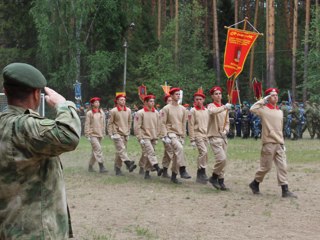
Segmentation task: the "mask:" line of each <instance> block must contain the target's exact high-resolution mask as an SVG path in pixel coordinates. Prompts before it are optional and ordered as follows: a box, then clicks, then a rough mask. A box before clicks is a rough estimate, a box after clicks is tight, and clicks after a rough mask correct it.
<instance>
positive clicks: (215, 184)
mask: <svg viewBox="0 0 320 240" xmlns="http://www.w3.org/2000/svg"><path fill="white" fill-rule="evenodd" d="M209 182H210V183H211V184H212V186H213V187H214V188H215V189H218V190H220V184H219V183H218V175H217V174H215V173H212V177H210V178H209Z"/></svg>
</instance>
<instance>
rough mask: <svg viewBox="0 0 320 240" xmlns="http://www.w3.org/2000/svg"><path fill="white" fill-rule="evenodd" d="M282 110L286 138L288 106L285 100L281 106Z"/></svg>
mask: <svg viewBox="0 0 320 240" xmlns="http://www.w3.org/2000/svg"><path fill="white" fill-rule="evenodd" d="M280 110H281V111H282V112H283V130H282V131H283V137H284V138H286V137H287V134H286V128H287V124H288V114H289V111H288V106H287V105H286V103H285V102H284V101H283V102H282V104H281V107H280Z"/></svg>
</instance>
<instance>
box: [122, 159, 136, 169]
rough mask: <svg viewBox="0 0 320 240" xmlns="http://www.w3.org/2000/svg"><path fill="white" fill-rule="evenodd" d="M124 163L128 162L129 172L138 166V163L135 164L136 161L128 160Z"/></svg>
mask: <svg viewBox="0 0 320 240" xmlns="http://www.w3.org/2000/svg"><path fill="white" fill-rule="evenodd" d="M124 163H125V164H126V166H127V169H128V170H129V172H133V170H135V169H136V167H137V165H135V164H134V161H130V160H127V161H124Z"/></svg>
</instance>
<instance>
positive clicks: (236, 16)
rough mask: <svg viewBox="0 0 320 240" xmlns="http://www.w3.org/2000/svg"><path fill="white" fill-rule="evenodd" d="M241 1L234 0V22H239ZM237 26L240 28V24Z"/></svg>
mask: <svg viewBox="0 0 320 240" xmlns="http://www.w3.org/2000/svg"><path fill="white" fill-rule="evenodd" d="M238 13H239V1H238V0H234V23H237V22H239V15H238ZM235 28H238V26H237V25H236V26H235Z"/></svg>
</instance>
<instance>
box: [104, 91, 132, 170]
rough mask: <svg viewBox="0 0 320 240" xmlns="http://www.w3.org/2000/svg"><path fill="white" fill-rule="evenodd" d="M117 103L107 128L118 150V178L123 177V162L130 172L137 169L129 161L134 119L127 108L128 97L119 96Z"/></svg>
mask: <svg viewBox="0 0 320 240" xmlns="http://www.w3.org/2000/svg"><path fill="white" fill-rule="evenodd" d="M115 103H116V107H114V108H113V109H111V110H110V112H109V120H108V125H107V128H108V134H109V135H110V137H111V139H112V140H113V142H114V146H115V148H116V157H115V172H116V175H117V176H123V173H122V172H121V167H122V162H124V163H125V165H126V166H127V169H128V170H129V172H132V171H133V170H134V169H135V168H136V167H137V165H136V164H135V163H134V161H131V160H129V157H128V154H127V142H128V140H129V135H130V129H131V123H132V117H131V110H130V108H128V107H126V96H125V95H124V94H119V95H117V96H116V99H115Z"/></svg>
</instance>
